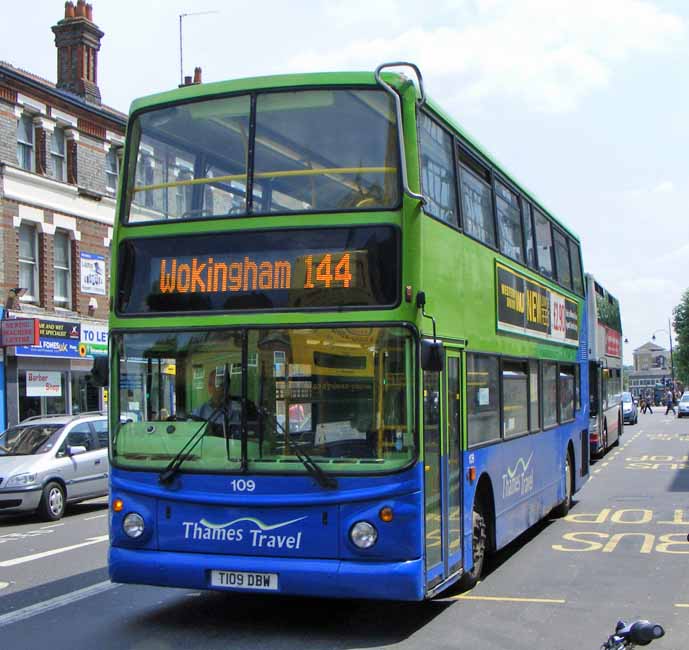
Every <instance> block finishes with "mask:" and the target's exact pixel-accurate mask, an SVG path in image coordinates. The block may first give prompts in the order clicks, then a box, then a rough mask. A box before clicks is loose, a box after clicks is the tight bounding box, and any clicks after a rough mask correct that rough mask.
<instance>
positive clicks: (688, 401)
mask: <svg viewBox="0 0 689 650" xmlns="http://www.w3.org/2000/svg"><path fill="white" fill-rule="evenodd" d="M685 416H686V417H689V391H686V390H685V391H684V392H683V393H682V397H681V398H680V400H679V402H678V403H677V417H678V418H683V417H685Z"/></svg>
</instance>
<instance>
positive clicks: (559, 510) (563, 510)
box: [553, 451, 573, 517]
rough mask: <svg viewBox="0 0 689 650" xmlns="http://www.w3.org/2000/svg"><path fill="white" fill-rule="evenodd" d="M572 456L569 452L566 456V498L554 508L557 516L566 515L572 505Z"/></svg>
mask: <svg viewBox="0 0 689 650" xmlns="http://www.w3.org/2000/svg"><path fill="white" fill-rule="evenodd" d="M572 492H573V490H572V456H571V454H570V453H569V451H568V452H567V454H566V456H565V500H564V501H563V502H562V503H560V504H558V505H557V506H555V507H554V508H553V514H554V515H555V516H556V517H566V516H567V513H568V512H569V509H570V508H571V507H572Z"/></svg>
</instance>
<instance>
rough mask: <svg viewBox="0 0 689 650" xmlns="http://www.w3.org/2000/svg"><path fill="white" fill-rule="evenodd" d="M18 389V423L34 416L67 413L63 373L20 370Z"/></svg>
mask: <svg viewBox="0 0 689 650" xmlns="http://www.w3.org/2000/svg"><path fill="white" fill-rule="evenodd" d="M27 375H28V377H27ZM47 384H50V388H49V389H48V388H46V385H47ZM18 388H19V391H18V392H19V420H20V421H21V420H25V419H26V418H30V417H34V416H36V415H62V414H64V413H67V403H66V400H65V373H64V372H56V371H43V370H40V371H36V370H20V371H19V381H18Z"/></svg>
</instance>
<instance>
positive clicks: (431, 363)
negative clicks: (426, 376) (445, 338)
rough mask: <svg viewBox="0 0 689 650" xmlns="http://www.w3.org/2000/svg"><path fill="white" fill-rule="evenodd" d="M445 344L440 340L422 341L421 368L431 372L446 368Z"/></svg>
mask: <svg viewBox="0 0 689 650" xmlns="http://www.w3.org/2000/svg"><path fill="white" fill-rule="evenodd" d="M444 360H445V359H444V357H443V344H442V343H441V342H440V341H427V340H423V341H421V368H422V370H427V371H429V372H442V371H443V370H444V368H445V364H444Z"/></svg>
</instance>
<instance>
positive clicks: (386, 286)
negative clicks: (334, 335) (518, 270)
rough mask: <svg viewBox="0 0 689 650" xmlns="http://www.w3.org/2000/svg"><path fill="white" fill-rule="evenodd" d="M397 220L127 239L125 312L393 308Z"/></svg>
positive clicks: (123, 253) (123, 251)
mask: <svg viewBox="0 0 689 650" xmlns="http://www.w3.org/2000/svg"><path fill="white" fill-rule="evenodd" d="M399 255H400V254H399V236H398V231H397V229H396V228H394V227H392V226H363V227H355V228H326V229H285V230H280V231H252V232H236V233H227V232H226V233H214V234H204V235H190V236H185V237H183V238H180V237H179V236H177V237H159V238H142V239H135V240H127V241H125V242H124V243H123V244H122V245H121V247H120V252H119V269H120V270H119V274H118V275H119V283H120V284H119V287H118V295H119V299H118V302H117V308H118V312H120V313H124V314H151V313H169V312H190V311H193V312H204V311H208V312H215V311H234V310H262V309H309V308H327V307H342V308H348V307H373V306H393V305H395V304H397V302H398V301H399V268H400V264H399Z"/></svg>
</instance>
